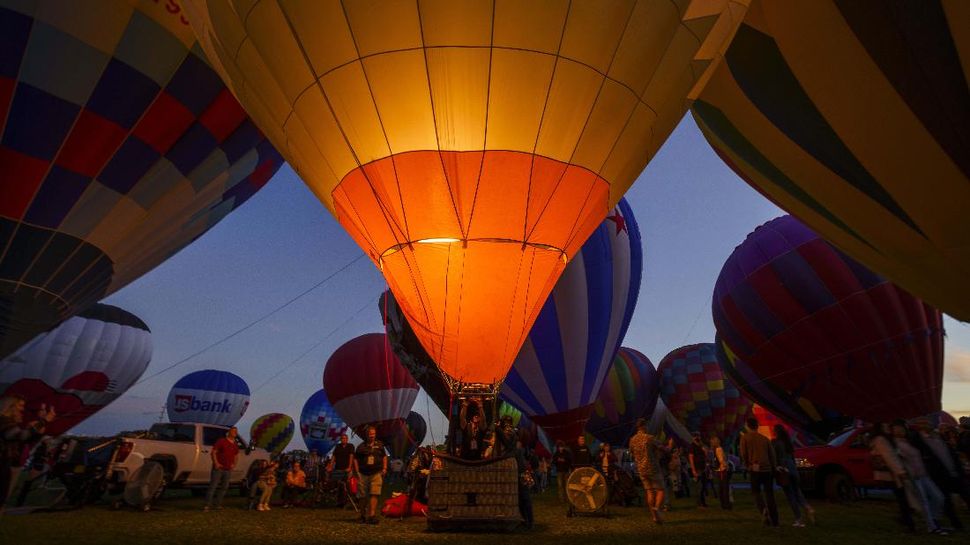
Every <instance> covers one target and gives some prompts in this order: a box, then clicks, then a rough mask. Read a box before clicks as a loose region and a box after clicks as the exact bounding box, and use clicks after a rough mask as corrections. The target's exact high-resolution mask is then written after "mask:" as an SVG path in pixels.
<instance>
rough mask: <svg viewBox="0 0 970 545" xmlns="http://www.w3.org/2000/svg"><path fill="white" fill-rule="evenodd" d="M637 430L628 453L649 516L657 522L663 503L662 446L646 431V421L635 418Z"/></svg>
mask: <svg viewBox="0 0 970 545" xmlns="http://www.w3.org/2000/svg"><path fill="white" fill-rule="evenodd" d="M636 429H637V432H636V433H635V434H633V437H631V438H630V443H629V447H630V455H631V456H632V457H633V463H634V464H635V465H636V468H637V474H638V475H639V476H640V481H641V482H642V483H643V491H644V500H645V501H646V504H647V508H648V509H650V516H651V518H653V521H654V522H655V523H657V524H662V523H663V518H661V516H660V510H661V508H662V507H663V505H664V497H665V492H664V482H663V481H664V474H663V468H662V467H660V458H661V454H662V452H661V451H662V446H661V445H660V443H659V441H657V438H656V437H654V436H653V435H650V434H649V433H648V432H647V422H646V421H645V420H644V419H642V418H641V419H639V420H637V426H636Z"/></svg>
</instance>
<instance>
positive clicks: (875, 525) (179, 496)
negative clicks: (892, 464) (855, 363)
mask: <svg viewBox="0 0 970 545" xmlns="http://www.w3.org/2000/svg"><path fill="white" fill-rule="evenodd" d="M735 496H736V498H735V499H736V501H737V505H736V506H735V510H734V511H722V510H721V509H719V508H709V509H706V510H699V509H696V508H695V507H694V502H693V501H692V500H690V499H681V500H675V503H674V510H673V511H671V512H669V513H666V516H667V518H666V523H665V524H664V525H663V526H656V525H654V524H653V523H652V522H651V521H650V519H649V516H648V514H647V512H646V510H645V509H643V508H636V507H631V508H621V507H615V508H613V509H612V511H611V512H612V516H611V517H610V518H601V517H574V518H566V517H565V516H564V509H563V508H562V506H561V505H560V504H559V503H558V501H557V500H556V498H555V496H554V491H547V492H546V493H545V494H542V495H539V496H537V497H536V501H535V507H536V509H535V511H536V527H535V529H533V530H532V531H530V532H524V531H518V532H513V533H509V534H499V535H495V534H450V533H430V532H428V531H426V524H425V522H424V521H423V520H419V519H408V520H405V521H404V522H400V521H396V520H382V521H381V523H380V525H378V526H362V525H360V524H358V523H357V521H356V518H355V515H354V513H353V512H352V511H341V510H337V509H287V510H284V509H280V508H274V509H273V510H272V511H270V512H267V513H260V512H253V511H245V510H243V506H244V505H245V502H244V501H243V500H242V499H240V498H238V497H236V496H235V494H233V493H231V496H229V497H227V500H226V509H225V510H223V511H218V512H211V513H203V512H202V511H201V507H202V505H203V501H202V499H200V498H193V497H190V496H188V495H187V494H185V493H184V492H170V493H168V494H167V495H166V497H165V498H164V499H163V500H162V501H161V502H160V503H159V504H158V506H157V510H154V511H152V512H149V513H140V512H135V511H133V510H130V509H122V510H121V511H113V510H111V509H110V508H109V507H108V506H107V505H95V506H92V507H86V508H84V509H83V510H76V511H64V512H50V513H33V514H29V515H7V516H4V517H0V543H4V544H11V545H13V544H18V545H19V544H33V543H43V544H47V543H50V544H59V545H62V544H65V543H67V544H70V545H85V544H89V543H132V544H138V545H148V544H156V543H157V544H170V543H212V544H221V543H248V544H253V545H270V544H277V543H280V544H283V543H285V544H287V545H293V544H295V543H327V544H331V543H332V544H340V543H348V544H349V543H384V544H392V543H393V544H395V545H397V544H407V543H422V544H428V543H455V542H464V543H469V544H477V543H481V544H486V543H487V544H488V545H495V544H496V543H503V544H505V543H509V544H512V543H529V544H531V545H541V544H545V543H548V544H553V543H555V544H557V545H558V544H562V543H629V544H638V545H639V544H642V543H644V542H645V541H646V540H650V541H652V542H662V543H665V544H668V543H669V544H677V543H690V544H692V545H696V544H698V543H703V544H705V545H710V544H718V543H725V544H727V543H730V544H737V543H742V544H744V545H756V544H759V543H781V542H784V543H786V544H798V543H813V544H815V543H820V542H831V543H839V544H841V545H853V544H859V545H862V544H871V543H879V544H880V545H890V544H892V543H921V542H924V541H925V542H939V541H940V540H941V539H942V540H944V541H946V540H949V541H952V542H954V543H956V542H961V541H964V540H965V539H967V534H955V535H953V536H951V537H949V538H940V537H936V536H925V535H919V536H913V535H907V534H903V533H902V532H901V531H900V530H899V529H898V527H897V526H896V525H895V522H894V521H893V512H894V507H895V504H894V503H893V502H892V501H890V500H889V499H869V500H863V501H857V502H854V503H851V504H847V505H837V504H829V503H822V502H818V503H816V505H815V507H816V509H817V512H818V519H819V524H818V525H817V526H814V527H808V528H792V527H791V522H792V516H791V512H790V511H789V510H788V508H787V504H786V503H784V496H783V495H782V494H781V492H780V491H778V493H777V494H776V496H777V499H778V501H779V502H780V503H779V508H780V512H781V517H782V527H781V528H762V526H761V521H760V519H759V518H758V517H757V516H756V514H755V511H754V507H753V502H752V499H751V495H750V492H749V491H747V490H744V489H738V490H737V491H736V493H735ZM961 514H962V515H966V513H965V512H962V513H961ZM964 518H965V519H966V520H968V521H970V517H968V516H964Z"/></svg>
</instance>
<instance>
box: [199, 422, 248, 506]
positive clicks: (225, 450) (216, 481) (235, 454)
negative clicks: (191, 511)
mask: <svg viewBox="0 0 970 545" xmlns="http://www.w3.org/2000/svg"><path fill="white" fill-rule="evenodd" d="M238 434H239V430H237V429H236V427H235V426H233V427H231V428H229V431H228V432H226V436H225V437H220V438H219V440H218V441H216V444H215V445H213V446H212V451H211V452H210V453H209V456H210V457H211V458H212V472H211V475H210V478H209V490H208V491H207V492H206V495H205V507H203V508H202V510H203V511H209V510H212V509H222V500H223V498H225V497H226V490H229V480H230V478H231V477H232V470H233V469H235V467H236V462H237V461H239V445H237V444H236V436H237V435H238Z"/></svg>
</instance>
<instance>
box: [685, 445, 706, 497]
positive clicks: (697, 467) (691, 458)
mask: <svg viewBox="0 0 970 545" xmlns="http://www.w3.org/2000/svg"><path fill="white" fill-rule="evenodd" d="M687 460H688V462H689V464H690V475H691V478H693V479H694V482H696V483H697V506H698V507H707V489H708V486H709V483H708V476H709V475H710V471H708V470H709V469H710V468H708V467H707V450H705V449H704V442H703V441H702V440H701V436H700V434H699V433H696V432H695V433H694V439H693V440H692V441H691V443H690V447H689V448H688V450H687Z"/></svg>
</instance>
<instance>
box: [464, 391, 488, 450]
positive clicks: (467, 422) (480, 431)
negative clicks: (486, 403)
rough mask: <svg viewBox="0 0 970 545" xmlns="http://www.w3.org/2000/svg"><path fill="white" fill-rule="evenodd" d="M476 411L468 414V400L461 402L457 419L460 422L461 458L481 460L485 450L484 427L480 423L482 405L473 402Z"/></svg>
mask: <svg viewBox="0 0 970 545" xmlns="http://www.w3.org/2000/svg"><path fill="white" fill-rule="evenodd" d="M475 408H476V411H475V412H474V413H473V414H472V415H471V416H470V417H469V416H468V400H467V399H463V400H462V402H461V412H460V413H459V415H458V419H459V421H460V422H461V453H460V454H461V458H462V459H463V460H481V459H482V453H483V452H484V451H485V427H484V426H483V425H482V417H481V414H482V406H481V404H479V403H477V402H476V403H475Z"/></svg>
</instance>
